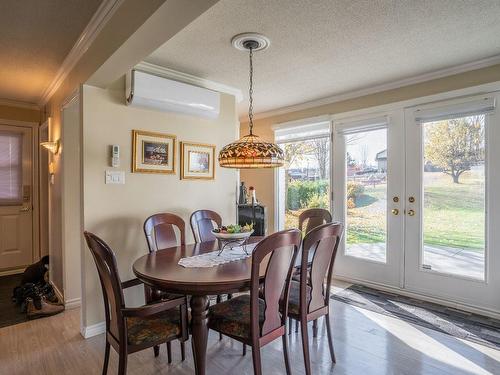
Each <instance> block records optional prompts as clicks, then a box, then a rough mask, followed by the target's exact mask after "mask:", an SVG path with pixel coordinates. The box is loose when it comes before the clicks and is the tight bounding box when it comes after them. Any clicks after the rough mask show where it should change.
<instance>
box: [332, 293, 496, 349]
mask: <svg viewBox="0 0 500 375" xmlns="http://www.w3.org/2000/svg"><path fill="white" fill-rule="evenodd" d="M331 298H332V299H334V300H337V301H340V302H344V303H347V304H349V305H353V306H357V307H361V308H364V309H367V310H370V311H374V312H377V313H380V314H384V315H388V316H392V317H395V318H399V319H402V320H404V321H406V322H408V323H411V324H415V325H419V326H422V327H426V328H430V329H433V330H435V331H439V332H443V333H446V334H448V335H451V336H454V337H458V338H461V339H465V340H468V341H472V342H476V343H479V344H483V345H486V346H489V347H491V348H495V349H500V320H496V319H492V318H488V317H485V316H481V315H477V314H472V313H468V312H465V311H461V310H456V309H453V308H450V307H446V306H441V305H438V304H435V303H431V302H425V301H421V300H418V299H414V298H410V297H404V296H400V295H397V294H392V293H388V292H382V291H379V290H376V289H372V288H368V287H365V286H362V285H352V286H350V287H349V288H347V289H344V290H342V291H339V292H337V293H335V294H334V295H332V296H331Z"/></svg>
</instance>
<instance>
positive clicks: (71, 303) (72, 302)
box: [64, 298, 82, 310]
mask: <svg viewBox="0 0 500 375" xmlns="http://www.w3.org/2000/svg"><path fill="white" fill-rule="evenodd" d="M81 305H82V299H81V298H72V299H69V300H66V301H64V308H65V309H66V310H71V309H77V308H78V307H80V306H81Z"/></svg>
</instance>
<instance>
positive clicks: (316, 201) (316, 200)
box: [306, 194, 330, 209]
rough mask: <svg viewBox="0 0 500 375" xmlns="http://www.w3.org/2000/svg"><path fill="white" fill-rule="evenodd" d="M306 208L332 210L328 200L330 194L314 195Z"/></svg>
mask: <svg viewBox="0 0 500 375" xmlns="http://www.w3.org/2000/svg"><path fill="white" fill-rule="evenodd" d="M306 207H308V208H325V209H330V200H329V199H328V194H323V195H319V194H314V195H313V196H312V197H311V199H309V202H307V205H306Z"/></svg>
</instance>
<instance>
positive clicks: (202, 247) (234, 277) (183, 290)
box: [132, 237, 267, 375]
mask: <svg viewBox="0 0 500 375" xmlns="http://www.w3.org/2000/svg"><path fill="white" fill-rule="evenodd" d="M261 239H262V237H250V238H249V239H248V243H249V244H250V243H255V242H258V241H260V240H261ZM219 249H220V246H219V243H218V241H210V242H202V243H196V244H186V245H180V246H176V247H170V248H166V249H160V250H158V251H155V252H152V253H149V254H146V255H144V256H142V257H140V258H139V259H137V260H136V261H135V262H134V264H133V266H132V269H133V272H134V274H135V275H136V277H137V278H138V279H139V280H141V281H142V282H143V283H145V284H147V285H149V286H151V287H153V288H156V289H161V290H165V291H168V292H172V293H177V294H183V295H189V296H191V298H190V307H191V327H190V328H191V336H192V337H191V346H192V349H193V360H194V366H195V373H196V374H198V375H204V374H205V373H206V372H205V371H206V351H207V342H208V319H209V316H208V308H209V303H210V298H209V296H213V295H220V294H226V293H227V294H230V293H237V292H243V291H247V290H249V289H250V282H251V280H250V274H251V268H252V263H251V262H252V257H251V256H249V257H247V258H245V259H241V260H236V261H231V262H228V263H224V264H220V265H217V266H213V267H183V266H181V265H179V264H178V263H179V260H180V259H181V258H186V257H192V256H195V255H200V254H204V253H208V252H212V251H217V250H219ZM224 251H226V250H224ZM266 265H267V263H266V262H265V263H262V264H261V277H264V275H265V269H266Z"/></svg>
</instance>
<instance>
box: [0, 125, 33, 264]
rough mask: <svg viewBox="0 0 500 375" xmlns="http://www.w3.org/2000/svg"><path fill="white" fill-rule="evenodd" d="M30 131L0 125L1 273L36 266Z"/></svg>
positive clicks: (18, 127)
mask: <svg viewBox="0 0 500 375" xmlns="http://www.w3.org/2000/svg"><path fill="white" fill-rule="evenodd" d="M32 159H33V144H32V129H31V128H30V127H22V126H11V125H2V124H0V272H2V271H9V270H14V269H17V268H22V267H26V266H27V265H29V264H31V263H32V262H33V213H32V199H33V198H32V197H33V191H32V186H33V183H32V182H33V181H32V180H33V174H32V164H33V163H32Z"/></svg>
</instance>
